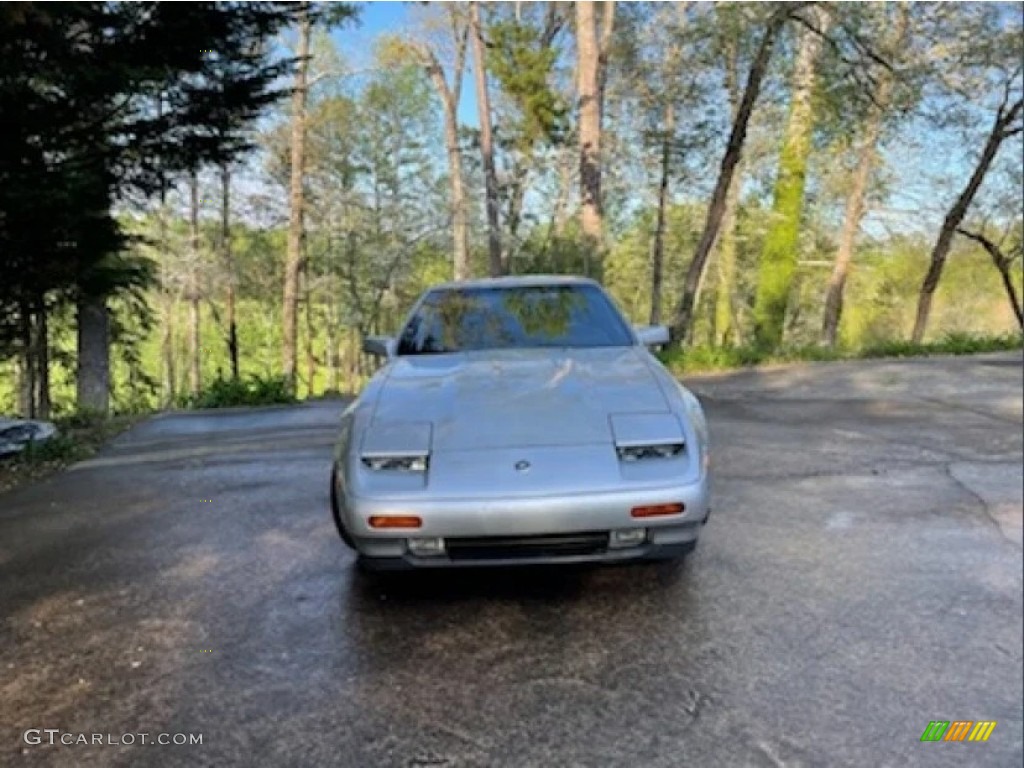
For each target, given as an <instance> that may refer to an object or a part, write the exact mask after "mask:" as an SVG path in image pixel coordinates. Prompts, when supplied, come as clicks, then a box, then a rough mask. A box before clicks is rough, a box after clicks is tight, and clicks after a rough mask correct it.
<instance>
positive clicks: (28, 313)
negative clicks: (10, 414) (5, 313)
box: [18, 300, 39, 419]
mask: <svg viewBox="0 0 1024 768" xmlns="http://www.w3.org/2000/svg"><path fill="white" fill-rule="evenodd" d="M19 326H20V328H19V331H20V335H21V356H20V358H21V376H20V384H21V387H20V389H19V393H18V400H19V410H20V411H21V414H22V416H24V417H25V418H26V419H34V418H36V374H37V373H38V370H39V369H38V368H37V367H36V355H35V333H34V331H33V329H32V308H31V307H30V306H29V304H28V302H27V301H24V300H23V301H22V302H21V307H20V312H19Z"/></svg>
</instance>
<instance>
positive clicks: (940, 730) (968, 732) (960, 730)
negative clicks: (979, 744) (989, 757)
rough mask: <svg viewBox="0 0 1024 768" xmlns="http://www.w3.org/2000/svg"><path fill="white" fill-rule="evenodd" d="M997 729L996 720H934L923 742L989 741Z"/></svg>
mask: <svg viewBox="0 0 1024 768" xmlns="http://www.w3.org/2000/svg"><path fill="white" fill-rule="evenodd" d="M995 728H996V721H995V720H978V721H977V722H975V721H974V720H954V721H953V722H950V721H949V720H932V721H931V722H930V723H928V727H927V728H925V729H924V733H922V734H921V741H988V737H989V736H991V735H992V731H994V730H995Z"/></svg>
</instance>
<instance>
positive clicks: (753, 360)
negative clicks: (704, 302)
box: [658, 333, 1024, 374]
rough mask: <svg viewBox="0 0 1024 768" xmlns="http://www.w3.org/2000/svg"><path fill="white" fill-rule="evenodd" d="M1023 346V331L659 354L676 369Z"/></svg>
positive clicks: (686, 370) (688, 370)
mask: <svg viewBox="0 0 1024 768" xmlns="http://www.w3.org/2000/svg"><path fill="white" fill-rule="evenodd" d="M1021 348H1024V338H1022V336H1021V335H1020V334H1005V335H1002V336H971V335H968V334H960V333H951V334H949V335H947V336H945V337H943V338H942V339H941V340H939V341H934V342H930V343H927V344H913V343H911V342H909V341H887V342H882V343H878V344H872V345H869V346H866V347H859V348H855V349H851V348H842V347H836V348H831V347H822V346H817V345H810V346H802V347H782V348H780V349H776V350H771V351H766V350H762V349H758V348H757V347H753V346H750V347H690V348H686V349H672V350H668V351H666V352H662V353H660V354H659V355H658V357H659V358H660V359H661V361H662V362H663V363H664V364H665V366H666V367H667V368H668V369H669V370H670V371H672V372H673V373H677V374H678V373H700V372H706V371H727V370H732V369H736V368H746V367H749V366H753V365H770V364H777V363H796V362H821V361H829V360H867V359H873V358H886V357H928V356H930V355H974V354H979V353H981V352H1001V351H1006V350H1018V349H1021Z"/></svg>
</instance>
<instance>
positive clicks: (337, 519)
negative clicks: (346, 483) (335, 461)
mask: <svg viewBox="0 0 1024 768" xmlns="http://www.w3.org/2000/svg"><path fill="white" fill-rule="evenodd" d="M331 517H333V518H334V525H335V526H336V527H337V529H338V535H339V536H341V540H342V541H343V542H345V544H346V545H347V546H348V548H349V549H353V550H354V549H355V548H356V545H355V542H354V541H352V537H351V536H349V533H348V531H346V530H345V525H344V524H343V523H342V522H341V513H340V512H339V511H338V468H337V467H331Z"/></svg>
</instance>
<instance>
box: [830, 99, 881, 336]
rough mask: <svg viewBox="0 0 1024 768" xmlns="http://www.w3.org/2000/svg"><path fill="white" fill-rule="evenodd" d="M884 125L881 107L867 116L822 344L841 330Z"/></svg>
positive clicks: (834, 269)
mask: <svg viewBox="0 0 1024 768" xmlns="http://www.w3.org/2000/svg"><path fill="white" fill-rule="evenodd" d="M881 124H882V110H881V109H880V108H878V107H877V106H875V107H873V108H872V111H871V114H870V115H869V117H868V125H867V128H866V130H865V132H864V140H863V144H862V145H861V148H860V153H859V155H858V158H857V168H856V170H855V171H854V173H853V185H852V187H851V188H850V196H849V197H848V198H847V199H846V212H845V214H844V216H843V228H842V231H841V232H840V235H839V248H838V250H837V251H836V260H835V264H834V265H833V266H832V275H831V276H830V277H829V281H828V292H827V293H826V295H825V316H824V320H823V322H822V328H821V343H822V344H827V345H828V346H830V347H834V346H835V345H836V338H837V336H838V333H839V320H840V318H841V316H842V312H843V292H844V290H845V288H846V277H847V274H848V273H849V269H850V261H851V260H852V259H853V251H854V248H855V247H856V242H857V233H858V232H859V231H860V222H861V219H863V217H864V208H865V198H866V197H867V190H868V182H869V181H870V180H871V171H872V169H873V167H874V164H875V159H876V155H877V153H876V144H877V141H878V133H879V129H880V127H881Z"/></svg>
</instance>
